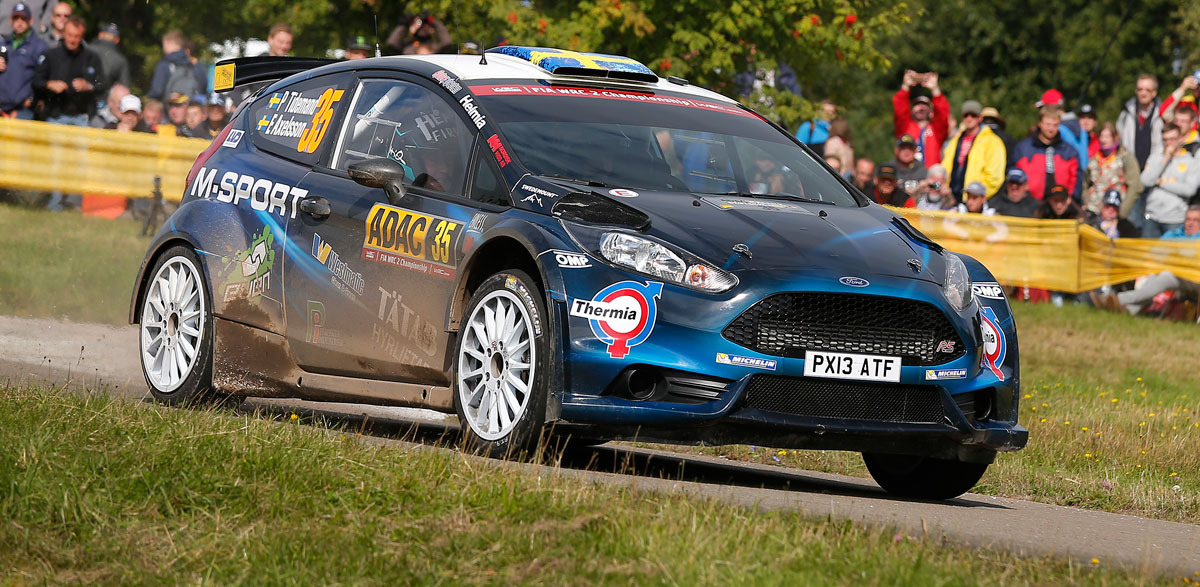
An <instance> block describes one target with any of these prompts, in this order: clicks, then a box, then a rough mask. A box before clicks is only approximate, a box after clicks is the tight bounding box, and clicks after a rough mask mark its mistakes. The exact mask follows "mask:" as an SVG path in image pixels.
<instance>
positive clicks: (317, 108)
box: [250, 74, 353, 165]
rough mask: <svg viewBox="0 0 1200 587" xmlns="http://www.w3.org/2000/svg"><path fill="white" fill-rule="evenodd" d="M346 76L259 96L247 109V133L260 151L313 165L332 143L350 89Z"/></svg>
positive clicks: (323, 78) (315, 79)
mask: <svg viewBox="0 0 1200 587" xmlns="http://www.w3.org/2000/svg"><path fill="white" fill-rule="evenodd" d="M352 79H353V78H351V77H350V76H348V75H345V74H341V75H327V76H321V77H318V78H313V79H309V80H304V81H301V82H297V83H294V84H292V85H290V86H287V87H285V88H282V89H280V90H278V91H275V92H269V93H266V94H264V95H263V96H262V97H260V98H259V99H258V100H257V101H255V102H254V104H253V105H251V107H250V118H251V127H250V133H251V136H253V137H254V144H255V146H257V147H258V148H260V149H263V150H265V151H269V152H271V153H274V154H276V155H279V156H280V157H285V158H287V159H291V160H292V161H295V162H297V163H300V164H303V165H312V164H314V163H316V161H317V159H318V158H319V156H320V154H321V152H322V150H323V147H328V145H329V144H331V143H333V142H334V138H333V137H335V136H336V133H337V131H336V130H334V131H333V132H329V130H330V128H333V129H336V128H338V123H339V122H340V120H341V117H342V115H343V113H344V111H345V110H346V107H347V105H348V104H349V102H350V94H351V91H352V90H353V88H350V87H347V86H348V85H349V83H350V80H352Z"/></svg>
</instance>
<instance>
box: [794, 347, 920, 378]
mask: <svg viewBox="0 0 1200 587" xmlns="http://www.w3.org/2000/svg"><path fill="white" fill-rule="evenodd" d="M804 375H805V376H806V377H827V378H830V379H853V380H855V381H891V382H893V383H894V382H898V381H900V357H880V356H878V355H855V354H850V353H829V352H824V351H805V352H804Z"/></svg>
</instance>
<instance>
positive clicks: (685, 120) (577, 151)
mask: <svg viewBox="0 0 1200 587" xmlns="http://www.w3.org/2000/svg"><path fill="white" fill-rule="evenodd" d="M471 89H472V91H473V92H475V94H476V96H477V99H478V101H479V102H480V103H481V104H482V105H483V106H484V107H485V108H486V111H487V113H488V116H490V117H491V118H492V119H493V122H498V123H499V125H500V129H501V131H502V132H503V133H504V137H505V138H506V139H507V141H508V143H509V145H510V149H511V151H512V154H513V155H515V157H516V158H517V159H519V160H520V161H521V163H522V164H524V165H525V167H527V168H528V169H529V170H530V171H531V172H533V173H535V174H538V175H545V176H553V177H559V178H566V179H572V180H576V181H580V182H593V183H595V184H599V185H605V186H611V187H622V188H635V189H643V190H651V191H664V192H684V193H687V192H692V193H705V194H738V195H745V196H757V197H765V198H782V199H797V200H802V201H815V202H825V203H830V204H835V205H841V206H859V205H861V204H860V202H859V201H858V200H856V199H855V197H854V196H853V195H851V194H850V192H849V190H848V189H847V188H846V187H845V185H844V184H842V183H841V182H839V181H838V180H837V178H836V177H834V176H833V174H832V173H830V172H829V171H828V170H827V169H826V168H825V167H823V166H822V165H821V164H820V163H819V162H818V161H817V160H816V159H815V158H814V157H813V156H812V155H810V154H809V153H808V152H807V151H805V150H804V149H802V148H800V147H799V146H797V145H796V143H794V142H793V141H792V140H791V137H789V136H787V135H785V134H784V133H782V132H780V131H779V130H778V129H777V128H775V127H773V126H772V125H770V124H768V123H767V122H765V121H763V120H762V119H760V118H759V117H757V116H755V115H754V114H752V113H750V112H747V111H745V110H742V109H740V108H738V107H736V106H734V105H731V104H728V103H725V102H717V101H710V100H700V99H697V98H695V97H692V96H687V95H682V94H667V93H661V92H659V93H646V92H632V91H625V90H612V89H595V88H574V87H564V86H546V85H522V84H511V85H500V84H496V83H491V84H477V85H473V86H472V87H471Z"/></svg>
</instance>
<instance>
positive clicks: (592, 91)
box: [471, 84, 758, 120]
mask: <svg viewBox="0 0 1200 587" xmlns="http://www.w3.org/2000/svg"><path fill="white" fill-rule="evenodd" d="M471 92H473V93H474V94H475V95H476V96H496V95H504V96H512V95H529V96H568V97H575V98H600V99H605V100H621V101H625V102H642V103H646V104H662V105H665V106H680V107H684V108H696V109H699V110H707V111H709V112H721V113H724V114H732V115H734V116H744V117H746V118H753V119H756V120H757V119H758V116H755V115H754V114H752V113H750V112H748V111H746V110H742V109H741V108H739V107H737V106H736V105H734V104H719V103H716V102H706V101H704V100H696V99H693V98H687V97H683V96H664V95H658V94H646V93H642V92H630V91H621V90H612V89H598V88H575V87H566V86H541V85H538V86H531V85H507V86H496V85H489V84H479V85H472V86H471Z"/></svg>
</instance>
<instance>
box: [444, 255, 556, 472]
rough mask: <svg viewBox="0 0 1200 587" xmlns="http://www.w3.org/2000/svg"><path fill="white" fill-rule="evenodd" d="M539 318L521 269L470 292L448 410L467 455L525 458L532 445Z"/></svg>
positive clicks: (543, 389) (539, 300)
mask: <svg viewBox="0 0 1200 587" xmlns="http://www.w3.org/2000/svg"><path fill="white" fill-rule="evenodd" d="M545 316H546V303H545V300H544V296H543V295H542V293H541V290H540V289H538V287H537V285H536V283H535V282H534V281H533V279H531V278H530V277H529V276H528V275H527V274H525V273H524V272H521V271H517V270H505V271H502V272H500V273H497V274H495V275H493V276H491V277H489V278H488V279H487V280H485V281H484V282H483V283H482V284H480V286H479V288H477V289H476V290H475V293H474V295H472V297H471V302H470V304H468V305H467V311H466V313H465V314H464V319H463V321H462V323H461V325H460V327H459V331H458V339H457V344H456V345H455V352H454V357H455V369H454V379H453V386H454V410H455V412H456V413H457V414H458V421H459V424H460V425H461V428H462V439H463V446H464V448H465V449H466V450H468V451H470V452H473V453H476V454H481V455H487V456H491V457H495V458H524V457H526V456H528V455H529V454H530V453H531V451H533V449H535V448H536V446H537V443H538V442H539V440H540V438H541V436H542V433H543V430H544V426H545V421H546V400H547V397H548V395H549V379H550V377H549V375H550V374H549V372H548V371H549V370H548V369H547V367H546V366H547V363H548V359H549V357H548V355H549V344H548V343H547V342H546V339H547V338H548V336H549V334H548V333H547V332H545V331H544V327H545ZM539 333H540V334H539Z"/></svg>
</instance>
